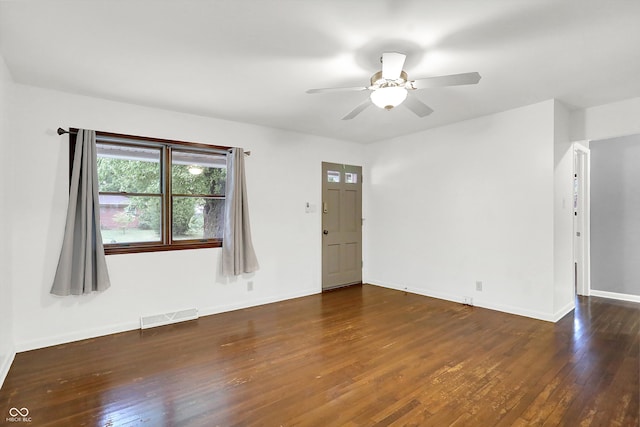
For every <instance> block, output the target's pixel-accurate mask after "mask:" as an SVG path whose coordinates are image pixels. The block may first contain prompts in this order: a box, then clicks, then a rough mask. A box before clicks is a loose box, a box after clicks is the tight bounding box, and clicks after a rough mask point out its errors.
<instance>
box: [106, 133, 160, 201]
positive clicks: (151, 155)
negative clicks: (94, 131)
mask: <svg viewBox="0 0 640 427" xmlns="http://www.w3.org/2000/svg"><path fill="white" fill-rule="evenodd" d="M97 149H98V150H97V151H98V182H99V187H100V191H101V192H126V193H152V194H157V193H160V191H161V184H160V182H161V181H160V149H156V148H146V147H130V146H123V145H112V144H97Z"/></svg>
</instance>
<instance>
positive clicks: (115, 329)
mask: <svg viewBox="0 0 640 427" xmlns="http://www.w3.org/2000/svg"><path fill="white" fill-rule="evenodd" d="M318 293H320V290H315V289H306V290H303V291H299V292H293V293H289V294H280V295H275V296H272V297H266V298H262V299H258V300H252V301H249V302H246V303H245V302H242V303H235V304H226V305H219V306H214V307H207V308H203V309H198V314H199V315H200V316H201V317H202V316H208V315H211V314H218V313H224V312H227V311H233V310H240V309H243V308H249V307H256V306H259V305H264V304H271V303H274V302H280V301H284V300H288V299H293V298H300V297H305V296H308V295H313V294H318ZM136 329H140V319H136V320H134V321H131V322H125V323H119V324H115V325H107V326H104V327H101V328H94V329H88V330H82V331H76V332H72V333H69V334H61V335H56V336H52V337H46V338H40V339H35V340H30V341H22V342H19V343H17V344H16V351H17V352H22V351H29V350H36V349H39V348H44V347H50V346H54V345H60V344H67V343H70V342H74V341H80V340H85V339H90V338H97V337H101V336H105V335H111V334H117V333H120V332H126V331H133V330H136ZM14 354H15V353H14ZM0 373H1V372H0Z"/></svg>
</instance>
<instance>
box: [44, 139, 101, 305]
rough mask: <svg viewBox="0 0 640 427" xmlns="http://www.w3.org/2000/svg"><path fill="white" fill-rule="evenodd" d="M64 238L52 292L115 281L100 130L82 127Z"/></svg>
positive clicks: (68, 292)
mask: <svg viewBox="0 0 640 427" xmlns="http://www.w3.org/2000/svg"><path fill="white" fill-rule="evenodd" d="M74 153H75V154H74V159H73V169H72V172H71V186H70V189H69V207H68V209H67V223H66V226H65V231H64V241H63V243H62V250H61V252H60V259H59V261H58V269H57V271H56V276H55V278H54V280H53V286H52V287H51V293H52V294H55V295H60V296H65V295H81V294H88V293H91V292H92V291H103V290H105V289H107V288H108V287H109V286H110V285H111V284H110V282H109V274H108V272H107V263H106V259H105V256H104V247H103V246H102V236H101V234H100V203H99V201H98V170H97V166H96V133H95V131H92V130H84V129H80V130H78V136H77V138H76V147H75V152H74Z"/></svg>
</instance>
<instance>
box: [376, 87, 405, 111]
mask: <svg viewBox="0 0 640 427" xmlns="http://www.w3.org/2000/svg"><path fill="white" fill-rule="evenodd" d="M405 99H407V89H405V88H404V87H400V86H387V87H381V88H380V89H376V90H374V91H373V92H371V102H373V104H374V105H375V106H376V107H378V108H384V109H385V110H391V109H392V108H393V107H397V106H398V105H400V104H402V102H403V101H404V100H405Z"/></svg>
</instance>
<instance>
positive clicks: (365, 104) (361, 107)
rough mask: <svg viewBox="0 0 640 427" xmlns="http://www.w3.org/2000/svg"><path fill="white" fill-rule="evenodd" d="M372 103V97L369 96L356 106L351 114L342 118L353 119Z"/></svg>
mask: <svg viewBox="0 0 640 427" xmlns="http://www.w3.org/2000/svg"><path fill="white" fill-rule="evenodd" d="M370 105H371V99H370V98H367V99H366V100H365V101H364V102H362V103H361V104H360V105H358V106H357V107H356V108H354V109H353V110H351V112H350V113H349V114H347V115H346V116H344V117H343V118H342V120H351V119H353V118H354V117H355V116H357V115H358V114H360V113H362V112H363V111H364V110H365V109H366V108H367V107H369V106H370Z"/></svg>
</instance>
